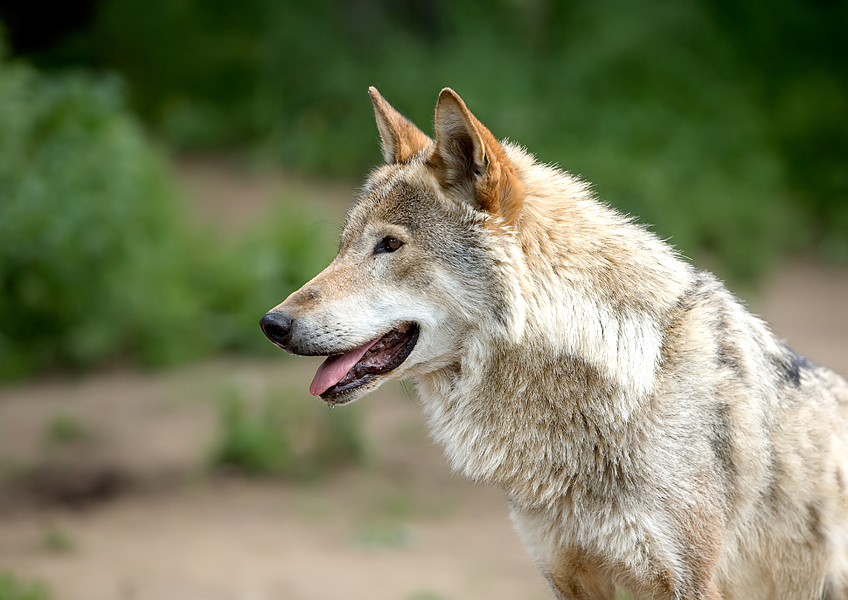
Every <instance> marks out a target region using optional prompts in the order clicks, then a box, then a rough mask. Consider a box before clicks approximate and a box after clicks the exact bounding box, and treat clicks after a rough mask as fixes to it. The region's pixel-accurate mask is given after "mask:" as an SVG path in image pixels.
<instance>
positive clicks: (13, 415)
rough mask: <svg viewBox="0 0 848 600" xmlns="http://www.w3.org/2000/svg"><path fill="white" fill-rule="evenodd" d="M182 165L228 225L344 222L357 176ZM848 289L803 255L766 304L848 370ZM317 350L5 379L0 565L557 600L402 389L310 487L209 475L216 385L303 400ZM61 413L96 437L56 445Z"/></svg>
mask: <svg viewBox="0 0 848 600" xmlns="http://www.w3.org/2000/svg"><path fill="white" fill-rule="evenodd" d="M178 172H179V174H180V176H181V180H182V181H183V183H184V186H185V189H186V191H187V193H188V196H189V198H190V199H191V201H192V208H193V211H194V213H195V214H197V215H198V216H199V218H201V219H206V220H209V221H210V222H225V223H226V226H227V227H242V226H244V227H246V226H247V225H248V224H249V223H250V222H251V221H252V220H255V219H257V218H260V217H261V215H262V214H263V211H264V210H265V209H266V207H267V206H268V205H269V204H270V203H272V202H273V201H274V199H275V198H276V197H278V196H279V195H280V194H286V193H295V194H299V195H302V196H304V197H305V198H306V199H307V200H306V201H308V202H310V203H313V205H314V206H315V207H318V208H319V209H321V210H325V211H326V212H327V213H328V216H329V217H331V218H333V219H340V218H341V216H342V215H343V210H344V206H345V205H346V204H347V202H348V200H349V198H350V194H351V189H352V188H353V186H344V185H339V186H328V185H322V186H319V187H317V188H316V187H315V186H314V185H313V184H312V182H308V181H303V180H293V179H292V178H289V177H285V176H282V175H279V174H275V173H262V172H258V173H257V172H251V171H248V170H245V169H242V168H239V167H237V166H235V165H234V164H232V163H230V162H227V161H222V160H216V161H209V160H182V161H180V162H179V163H178ZM847 300H848V271H846V270H839V269H834V268H829V267H823V266H821V265H818V264H815V263H811V262H805V261H801V262H797V263H793V264H790V265H788V266H787V267H786V268H785V269H784V270H782V271H781V272H780V273H778V274H777V275H776V276H775V277H773V278H772V279H771V280H770V281H769V282H768V284H767V285H766V286H765V288H764V291H763V294H762V296H761V301H760V302H758V303H757V304H756V306H755V307H754V308H755V309H756V310H757V311H758V312H759V313H760V314H762V315H763V316H764V317H765V318H767V319H768V320H769V321H770V322H771V323H772V325H773V327H774V329H775V331H777V332H778V334H779V335H781V336H782V337H785V338H786V339H788V340H789V341H790V343H791V344H792V345H793V347H795V349H796V350H798V351H799V352H801V353H802V354H805V355H807V356H808V357H810V358H812V359H813V360H815V361H817V362H819V363H821V364H824V365H826V366H829V367H831V368H833V369H835V370H837V371H838V372H841V373H843V374H848V310H846V307H847V306H848V301H847ZM314 363H315V361H310V360H308V359H302V360H296V359H289V358H285V357H282V356H281V357H280V359H278V360H270V361H268V360H266V361H246V360H236V359H220V360H216V361H210V362H207V363H204V364H199V365H195V366H192V367H188V368H184V369H180V370H176V371H171V372H165V373H157V374H144V373H138V372H130V371H114V372H108V373H101V374H96V375H91V376H87V377H84V378H81V379H73V380H69V379H54V380H48V381H38V382H33V383H29V384H26V385H19V386H13V387H7V388H5V389H0V461H2V462H0V466H2V467H3V469H4V473H5V482H6V483H5V484H3V485H0V571H2V570H4V569H10V570H12V571H13V572H15V573H17V574H18V575H20V576H22V577H25V578H35V579H42V580H44V581H46V582H47V583H48V584H49V585H50V587H51V588H52V590H53V594H54V598H55V599H56V600H121V599H126V600H170V599H174V600H219V599H220V600H266V599H267V600H272V599H274V600H277V599H279V600H332V599H341V598H345V599H356V598H361V599H363V600H383V599H385V600H447V599H460V598H463V599H469V600H474V599H481V600H482V599H483V598H486V599H488V600H501V599H502V600H507V599H515V598H523V599H529V600H533V599H539V600H541V599H543V598H546V597H547V596H546V592H545V587H544V585H543V583H542V581H541V578H540V577H539V576H538V575H537V573H536V572H535V569H534V568H533V566H532V564H531V562H530V560H529V559H528V558H527V556H526V555H525V553H524V551H523V549H522V548H521V545H520V543H519V541H518V540H517V538H516V536H515V535H514V533H513V532H512V530H511V527H510V524H509V521H508V516H507V509H506V507H505V503H504V500H503V499H502V497H501V496H500V494H499V493H498V492H497V491H496V490H493V489H488V488H483V487H479V486H474V485H472V484H470V483H468V482H465V481H463V480H460V479H458V478H456V477H454V476H452V475H451V474H450V473H449V471H448V468H447V465H446V463H445V461H444V459H443V457H442V456H441V453H440V451H439V450H438V449H437V448H434V447H433V445H432V444H431V443H430V442H429V441H428V440H427V437H426V433H425V430H424V424H423V419H422V417H421V415H420V411H419V410H418V408H417V406H416V405H415V403H414V401H412V400H411V399H410V397H409V396H408V394H406V393H405V391H404V390H402V389H401V388H400V387H399V386H387V389H385V390H381V391H378V392H377V393H375V394H373V395H372V396H371V397H369V398H367V399H365V400H364V401H363V402H360V403H358V406H357V407H354V408H351V409H355V410H362V411H364V417H365V423H366V430H367V432H368V436H369V439H370V440H371V448H372V457H371V459H370V460H369V461H368V463H367V465H366V466H365V467H362V468H358V469H347V470H340V471H338V472H336V473H334V475H333V476H332V477H330V478H328V479H324V480H321V481H319V482H317V483H313V484H308V485H307V484H291V483H284V482H273V481H256V480H245V479H240V478H237V477H232V476H218V477H210V476H208V474H207V473H208V471H207V468H206V467H207V460H208V459H207V457H208V455H209V449H210V448H211V446H212V444H213V443H214V440H215V435H216V418H217V417H216V414H217V413H216V405H215V402H214V399H215V398H216V397H217V395H218V394H219V393H220V390H221V389H222V388H226V387H230V388H232V387H236V388H239V389H246V390H251V391H253V392H256V391H257V390H258V391H260V392H261V391H262V390H270V389H273V388H275V387H278V386H284V387H286V388H292V389H298V390H303V398H304V400H303V401H304V402H309V401H310V399H309V397H308V394H307V393H306V389H307V387H308V383H309V380H310V378H311V375H312V372H313V370H314V368H315V364H314ZM312 402H316V401H315V400H312ZM315 409H316V410H325V409H324V408H323V407H322V406H321V405H320V404H319V403H317V402H316V406H315ZM351 409H346V408H340V409H338V410H351ZM57 415H67V416H69V417H71V418H72V419H73V420H75V421H76V422H79V423H82V424H84V426H85V431H86V435H84V436H82V438H81V439H79V440H77V441H72V442H67V443H64V444H61V445H56V444H55V443H54V444H51V443H50V442H49V441H48V439H47V437H46V434H45V432H46V431H47V429H48V427H49V424H50V423H51V422H53V421H55V419H56V416H57Z"/></svg>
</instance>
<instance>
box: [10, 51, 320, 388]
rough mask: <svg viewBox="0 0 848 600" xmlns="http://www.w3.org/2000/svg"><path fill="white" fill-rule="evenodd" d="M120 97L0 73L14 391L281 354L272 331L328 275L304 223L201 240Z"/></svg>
mask: <svg viewBox="0 0 848 600" xmlns="http://www.w3.org/2000/svg"><path fill="white" fill-rule="evenodd" d="M122 87H123V86H122V84H121V81H120V80H119V79H118V78H116V77H94V76H92V75H90V74H87V73H82V72H76V73H64V74H61V75H49V76H48V75H44V74H41V73H39V72H38V71H36V70H34V69H33V68H31V67H28V66H26V65H24V64H17V63H13V62H10V61H8V60H3V59H2V58H0V380H2V379H9V378H15V377H21V376H25V375H28V374H30V373H33V372H36V371H39V370H43V369H46V368H55V367H62V368H73V369H79V368H86V367H91V366H94V365H98V364H103V363H104V362H109V361H112V362H114V361H122V360H130V361H133V362H138V363H140V364H142V365H152V366H156V365H168V364H173V363H176V362H179V361H183V360H186V359H189V358H192V357H197V356H201V355H204V354H207V353H210V352H213V351H226V350H254V351H256V350H259V351H262V350H270V349H272V346H271V345H270V344H268V343H267V342H266V341H265V340H264V338H263V336H262V335H261V333H260V332H259V329H258V326H257V323H258V319H259V318H260V317H261V315H262V314H263V313H264V312H265V311H266V310H267V309H268V308H270V306H272V305H273V303H275V302H279V301H280V300H281V299H282V298H284V297H285V296H286V295H287V294H288V293H290V292H291V291H292V290H293V289H295V288H296V287H297V286H299V285H301V284H302V283H304V282H305V281H306V280H308V279H309V278H310V277H311V276H312V275H313V274H314V273H315V272H317V270H318V269H319V268H320V266H321V264H322V263H325V262H326V261H327V260H328V253H329V251H328V250H329V248H331V245H330V243H329V240H328V238H327V237H326V236H325V235H324V230H325V225H324V224H323V223H321V222H317V221H316V220H315V219H311V218H309V217H306V216H303V217H298V216H297V215H293V214H282V213H281V214H280V215H278V216H271V217H269V218H268V219H266V221H265V222H264V224H263V225H262V227H261V228H259V229H257V230H256V231H255V232H254V233H252V234H251V235H249V236H246V238H245V239H242V240H237V241H234V242H232V243H226V242H222V241H221V240H220V239H219V238H220V236H219V235H216V234H215V233H214V232H212V231H206V230H201V229H199V228H197V227H193V226H192V225H191V222H190V220H189V218H188V216H187V215H186V214H185V213H184V210H183V207H182V204H181V202H180V200H181V199H180V198H179V197H178V196H177V194H176V193H175V190H174V187H173V185H172V183H171V180H170V175H169V173H168V171H167V169H166V166H165V163H164V159H163V156H162V154H161V153H160V152H159V151H157V150H156V149H155V148H154V147H153V146H152V145H151V144H150V142H149V141H148V140H147V138H146V137H145V135H144V134H143V133H142V131H141V129H140V127H139V124H138V122H137V121H136V120H135V119H134V118H133V117H132V116H131V115H130V114H129V112H128V111H127V109H126V107H125V106H124V101H123V95H124V94H123V91H122Z"/></svg>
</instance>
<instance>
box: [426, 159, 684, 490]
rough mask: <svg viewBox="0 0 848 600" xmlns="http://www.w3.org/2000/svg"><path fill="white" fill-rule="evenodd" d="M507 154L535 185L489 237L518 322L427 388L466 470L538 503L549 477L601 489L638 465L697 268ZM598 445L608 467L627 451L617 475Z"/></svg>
mask: <svg viewBox="0 0 848 600" xmlns="http://www.w3.org/2000/svg"><path fill="white" fill-rule="evenodd" d="M507 151H508V152H509V154H510V159H511V160H512V162H513V164H514V165H515V167H516V171H517V172H518V173H519V175H520V176H521V178H522V180H523V181H524V183H525V186H526V190H527V196H526V198H525V203H524V207H523V209H522V213H521V216H520V218H519V220H518V222H517V223H516V224H515V227H514V229H513V230H512V232H511V233H510V234H509V235H503V234H497V233H496V234H493V236H497V235H500V236H501V237H500V238H499V239H496V240H495V241H493V242H491V247H492V248H493V251H494V252H496V253H498V254H499V256H498V257H497V259H496V261H495V263H496V264H497V265H498V267H497V273H495V275H494V279H495V281H494V282H493V288H496V289H500V293H501V294H502V296H501V298H500V299H501V300H505V302H504V303H503V304H504V305H506V306H507V307H508V312H509V315H510V319H508V320H507V322H508V323H509V324H508V326H507V327H506V329H505V330H502V331H500V332H498V331H495V330H492V331H487V332H482V333H481V335H482V336H484V337H487V339H486V340H485V341H484V342H483V343H479V342H480V341H481V340H479V339H478V340H476V341H477V342H478V343H475V344H473V345H472V344H469V345H468V346H467V347H466V350H465V352H464V355H463V359H462V362H461V364H460V365H458V366H456V367H455V368H453V369H446V370H444V371H442V372H439V373H435V374H432V375H431V376H428V377H425V378H421V379H420V380H419V391H420V393H421V395H422V399H423V404H424V408H425V411H426V412H427V413H428V417H429V419H430V423H431V427H432V429H433V433H434V437H436V439H437V440H439V441H440V442H441V443H442V444H443V445H444V447H445V449H446V452H447V454H448V456H449V458H450V459H451V461H452V463H453V466H454V468H456V469H457V470H460V471H462V472H464V473H465V474H466V475H467V476H469V477H471V478H474V479H478V480H483V481H488V482H490V483H495V484H499V485H501V486H504V487H506V488H507V489H508V490H511V494H514V493H517V492H516V490H517V489H522V490H523V492H522V493H523V494H524V495H526V496H527V497H528V498H530V499H532V502H534V503H536V502H544V501H545V500H544V490H543V489H541V488H539V489H536V490H535V491H533V490H531V489H529V488H527V485H531V483H530V482H533V481H538V482H542V481H548V480H549V478H550V477H551V476H554V475H552V474H551V473H554V472H555V473H556V477H560V478H562V477H565V478H569V477H570V476H571V474H574V475H576V473H578V472H579V473H581V474H582V476H584V477H585V476H591V474H592V473H593V472H595V474H596V475H597V477H598V478H599V481H598V482H597V484H598V485H599V486H600V487H601V488H603V485H604V484H603V482H602V481H601V480H603V479H605V478H607V477H609V476H610V473H615V472H618V471H619V470H620V471H627V470H628V469H627V467H626V465H625V464H624V463H627V462H628V461H630V460H631V457H629V456H628V452H629V451H632V450H635V449H636V447H637V446H638V436H639V430H640V427H639V423H640V419H641V418H642V416H641V415H642V413H643V412H644V409H645V407H646V405H647V404H648V402H649V401H650V398H651V396H652V393H653V389H654V383H655V379H656V376H657V371H658V369H659V366H660V357H661V350H662V345H663V340H664V336H665V330H666V327H667V326H668V319H669V315H670V314H671V312H672V311H673V310H674V307H675V304H676V299H677V298H679V297H680V296H682V295H683V293H684V291H685V290H686V289H688V287H689V286H690V281H691V278H692V275H691V273H692V269H691V268H690V267H689V266H688V265H687V264H686V263H684V262H683V261H681V260H679V259H678V258H677V256H676V255H675V253H674V251H673V250H672V249H671V248H670V247H668V246H667V245H666V244H664V243H663V242H661V241H660V240H659V239H657V238H656V237H655V236H654V235H652V234H651V233H649V232H647V231H645V230H644V229H642V228H641V227H639V226H637V225H634V224H633V223H631V222H630V221H629V220H628V219H627V218H626V217H624V216H622V215H620V214H618V213H616V212H615V211H613V210H612V209H610V208H608V207H606V206H604V205H602V204H600V203H598V202H597V201H596V200H594V199H593V198H592V197H591V194H590V193H589V191H588V189H587V187H586V186H585V185H584V184H583V183H581V182H579V181H578V180H576V179H574V178H572V177H571V176H569V175H567V174H565V173H562V172H561V171H558V170H556V169H553V168H551V167H546V166H542V165H538V164H536V163H535V162H533V160H532V158H531V157H529V156H527V155H525V154H524V153H523V152H521V151H520V150H517V149H515V148H512V147H509V146H507ZM481 319H485V317H484V316H482V317H481ZM633 436H635V437H633ZM622 438H626V439H622ZM631 438H632V439H631ZM599 445H609V446H610V450H609V452H607V453H606V454H604V455H605V457H606V459H607V463H609V459H610V457H613V456H614V455H615V452H619V453H621V452H622V450H621V449H628V450H626V451H624V452H623V453H621V454H620V456H619V458H620V461H621V464H620V465H618V466H615V465H612V470H610V464H606V465H598V464H595V462H594V458H593V457H595V456H597V449H598V447H599ZM612 460H613V462H615V460H616V459H615V458H613V459H612ZM528 469H540V470H542V471H545V472H547V471H551V473H547V475H546V474H545V473H541V472H540V473H535V474H531V473H528V472H527V471H528ZM534 478H535V479H534ZM520 482H524V484H522V483H520ZM525 484H526V485H525ZM531 487H532V486H531ZM560 489H561V488H560ZM529 501H530V500H528V502H529Z"/></svg>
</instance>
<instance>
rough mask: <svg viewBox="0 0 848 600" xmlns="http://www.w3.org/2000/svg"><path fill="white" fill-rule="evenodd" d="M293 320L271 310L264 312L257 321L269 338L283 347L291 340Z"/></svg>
mask: <svg viewBox="0 0 848 600" xmlns="http://www.w3.org/2000/svg"><path fill="white" fill-rule="evenodd" d="M293 322H294V319H292V318H291V317H290V316H288V315H286V314H284V313H281V312H276V311H273V310H272V311H269V312H267V313H265V316H264V317H262V319H261V320H260V321H259V326H260V327H261V328H262V332H263V333H264V334H265V335H266V336H267V337H268V339H269V340H271V341H272V342H274V343H275V344H277V345H278V346H280V347H282V348H285V347H287V346H288V345H289V343H290V342H291V335H292V323H293Z"/></svg>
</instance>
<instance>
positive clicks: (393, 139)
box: [368, 86, 433, 164]
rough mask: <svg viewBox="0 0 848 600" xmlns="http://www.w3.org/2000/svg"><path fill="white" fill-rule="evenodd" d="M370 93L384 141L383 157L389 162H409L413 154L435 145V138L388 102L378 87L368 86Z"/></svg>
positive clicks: (381, 137) (378, 127)
mask: <svg viewBox="0 0 848 600" xmlns="http://www.w3.org/2000/svg"><path fill="white" fill-rule="evenodd" d="M368 95H369V96H371V103H372V104H374V116H375V117H376V118H377V129H379V130H380V139H381V140H382V141H383V158H384V159H385V160H386V162H387V163H388V164H393V163H405V162H409V160H410V159H411V158H412V157H413V156H415V155H416V154H418V153H419V152H421V151H422V150H424V149H427V148H430V147H431V146H432V145H433V140H431V139H430V138H429V137H427V135H426V134H425V133H424V132H423V131H421V130H420V129H418V128H417V127H416V126H415V125H413V124H412V122H411V121H410V120H409V119H407V118H406V117H404V116H403V115H402V114H400V113H399V112H398V111H396V110H395V109H394V107H393V106H392V105H391V104H389V103H388V102H386V99H385V98H383V97H382V96H381V95H380V92H378V91H377V88H375V87H374V86H371V87H370V88H368Z"/></svg>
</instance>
